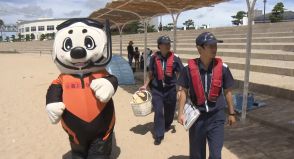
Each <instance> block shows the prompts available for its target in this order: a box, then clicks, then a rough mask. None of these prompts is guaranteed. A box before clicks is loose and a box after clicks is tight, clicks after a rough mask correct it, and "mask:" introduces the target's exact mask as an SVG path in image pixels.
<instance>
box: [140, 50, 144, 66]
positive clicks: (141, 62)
mask: <svg viewBox="0 0 294 159" xmlns="http://www.w3.org/2000/svg"><path fill="white" fill-rule="evenodd" d="M140 69H141V70H143V69H144V52H142V54H141V57H140Z"/></svg>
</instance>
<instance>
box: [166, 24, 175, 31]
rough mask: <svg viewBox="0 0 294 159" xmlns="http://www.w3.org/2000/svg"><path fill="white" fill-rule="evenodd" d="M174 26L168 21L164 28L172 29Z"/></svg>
mask: <svg viewBox="0 0 294 159" xmlns="http://www.w3.org/2000/svg"><path fill="white" fill-rule="evenodd" d="M173 28H174V24H173V23H168V24H167V25H166V26H163V30H166V31H171V30H172V29H173Z"/></svg>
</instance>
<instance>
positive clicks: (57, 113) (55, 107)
mask: <svg viewBox="0 0 294 159" xmlns="http://www.w3.org/2000/svg"><path fill="white" fill-rule="evenodd" d="M64 109H65V105H64V103H63V102H57V103H50V104H47V105H46V111H47V113H48V116H49V119H50V121H51V123H52V124H57V123H58V122H59V121H60V119H61V116H62V113H63V111H64Z"/></svg>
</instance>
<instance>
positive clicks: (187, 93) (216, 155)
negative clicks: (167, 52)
mask: <svg viewBox="0 0 294 159" xmlns="http://www.w3.org/2000/svg"><path fill="white" fill-rule="evenodd" d="M219 42H222V41H220V40H217V39H216V38H215V36H214V35H213V34H212V33H209V32H205V33H202V34H200V35H199V36H198V37H197V39H196V47H197V49H198V52H199V54H200V58H196V59H191V60H189V61H188V66H186V67H185V68H184V69H183V70H182V71H181V74H180V77H179V80H178V85H179V86H180V88H179V92H180V93H179V94H180V97H179V116H178V122H179V123H181V124H183V121H184V119H185V115H184V114H183V107H184V104H185V101H186V98H188V97H189V98H191V101H192V102H193V104H194V105H195V106H196V108H198V109H199V110H200V112H201V115H200V116H199V118H198V119H197V120H196V122H195V123H194V124H193V125H192V126H191V128H190V129H189V142H190V159H206V141H208V146H209V159H220V158H221V150H222V147H223V140H224V123H225V119H226V117H225V111H224V108H225V106H226V104H227V107H228V113H229V116H228V123H229V125H232V124H234V123H235V122H236V120H235V112H234V106H233V102H232V87H233V85H234V79H233V76H232V74H231V72H230V69H229V68H228V66H227V65H226V64H225V63H223V62H222V60H221V59H220V58H216V53H217V43H219Z"/></svg>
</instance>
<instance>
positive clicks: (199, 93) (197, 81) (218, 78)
mask: <svg viewBox="0 0 294 159" xmlns="http://www.w3.org/2000/svg"><path fill="white" fill-rule="evenodd" d="M195 61H196V62H195ZM197 61H198V59H196V60H195V59H190V60H188V67H189V69H190V75H191V81H192V84H193V90H194V92H195V94H196V102H195V103H197V105H198V106H200V105H204V104H205V102H206V96H205V92H204V88H203V85H202V82H201V76H200V71H199V67H198V62H197ZM213 64H214V66H213V69H212V77H211V83H210V89H209V93H208V100H209V101H211V102H216V100H217V97H218V96H219V95H220V91H221V88H222V68H223V62H222V60H221V59H220V58H215V59H214V62H213Z"/></svg>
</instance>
